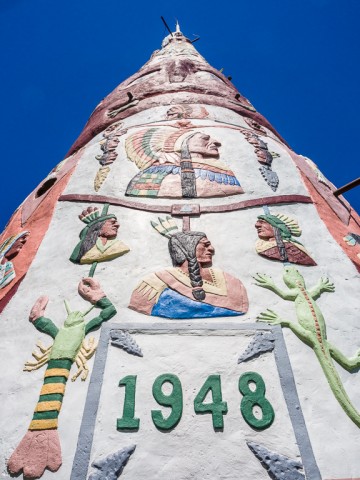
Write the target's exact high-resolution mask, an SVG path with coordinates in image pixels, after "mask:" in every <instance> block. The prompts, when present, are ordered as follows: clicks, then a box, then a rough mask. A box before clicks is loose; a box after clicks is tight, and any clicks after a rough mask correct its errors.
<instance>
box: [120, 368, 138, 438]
mask: <svg viewBox="0 0 360 480" xmlns="http://www.w3.org/2000/svg"><path fill="white" fill-rule="evenodd" d="M119 387H125V399H124V409H123V416H122V417H121V418H118V419H117V422H116V428H117V429H118V430H138V428H139V424H140V420H139V419H138V418H135V417H134V415H135V391H136V375H128V376H127V377H124V378H122V379H121V380H120V382H119Z"/></svg>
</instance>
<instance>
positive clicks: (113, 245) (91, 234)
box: [70, 204, 130, 276]
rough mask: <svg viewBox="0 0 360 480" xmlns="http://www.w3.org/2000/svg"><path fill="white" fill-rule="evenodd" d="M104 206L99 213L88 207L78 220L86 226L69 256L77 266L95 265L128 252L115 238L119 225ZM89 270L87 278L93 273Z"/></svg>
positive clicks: (126, 247)
mask: <svg viewBox="0 0 360 480" xmlns="http://www.w3.org/2000/svg"><path fill="white" fill-rule="evenodd" d="M108 207H109V206H108V205H107V204H105V205H104V207H103V211H102V212H101V213H100V210H99V209H98V207H88V208H87V209H86V210H83V211H82V213H81V215H79V218H80V220H81V221H82V222H84V223H85V224H86V227H85V228H83V230H82V231H81V232H80V242H79V243H78V244H77V246H76V247H75V249H74V251H73V252H72V254H71V256H70V261H71V262H73V263H77V264H90V265H92V264H96V263H99V262H106V261H109V260H113V259H115V258H117V257H121V256H122V255H125V253H128V252H129V251H130V249H129V247H128V246H127V245H125V244H124V243H123V242H122V241H121V240H119V239H118V238H117V234H118V230H119V227H120V223H119V222H118V220H117V218H116V217H115V215H113V214H108ZM95 268H96V265H94V270H93V271H92V270H90V273H91V274H89V276H93V274H94V272H95Z"/></svg>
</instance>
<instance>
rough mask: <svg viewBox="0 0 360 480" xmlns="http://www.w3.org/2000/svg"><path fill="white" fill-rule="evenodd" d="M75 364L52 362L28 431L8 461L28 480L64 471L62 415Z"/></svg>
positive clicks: (10, 467)
mask: <svg viewBox="0 0 360 480" xmlns="http://www.w3.org/2000/svg"><path fill="white" fill-rule="evenodd" d="M71 365H72V360H68V359H65V360H61V359H57V360H50V361H49V363H48V367H47V369H46V372H45V376H44V383H43V386H42V388H41V391H40V397H39V400H38V403H37V405H36V408H35V411H34V414H33V418H32V420H31V423H30V425H29V428H28V431H27V432H26V434H25V436H24V437H23V439H22V440H21V442H20V443H19V445H18V446H17V447H16V449H15V451H14V452H13V454H12V455H11V457H10V459H9V461H8V465H7V466H8V470H9V472H10V473H12V474H17V473H19V472H21V470H22V471H23V473H24V476H25V477H26V478H29V479H34V478H39V477H41V476H42V474H43V473H44V471H45V469H46V468H48V469H49V470H50V471H52V472H55V471H56V470H58V469H59V468H60V466H61V463H62V459H61V446H60V441H59V436H58V432H57V427H58V416H59V413H60V409H61V405H62V400H63V397H64V393H65V386H66V382H67V379H68V377H69V374H70V368H71Z"/></svg>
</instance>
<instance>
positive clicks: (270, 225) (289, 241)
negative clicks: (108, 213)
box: [255, 212, 316, 265]
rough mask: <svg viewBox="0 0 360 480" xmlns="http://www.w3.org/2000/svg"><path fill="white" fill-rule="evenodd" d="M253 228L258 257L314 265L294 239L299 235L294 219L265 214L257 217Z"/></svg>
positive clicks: (282, 215)
mask: <svg viewBox="0 0 360 480" xmlns="http://www.w3.org/2000/svg"><path fill="white" fill-rule="evenodd" d="M255 228H256V230H257V233H258V237H259V240H257V242H256V244H255V249H256V251H257V253H258V254H259V255H262V256H263V257H267V258H270V259H272V260H280V261H281V262H290V263H297V264H299V265H316V262H315V261H314V260H313V259H312V258H311V256H310V255H309V253H308V252H307V251H306V250H305V248H304V246H303V245H302V244H301V243H300V242H299V241H298V240H296V239H295V238H294V237H300V235H301V229H300V227H299V224H298V222H297V221H296V220H295V219H293V218H291V217H288V216H287V215H284V214H282V213H277V214H275V215H272V214H270V212H267V213H265V214H264V215H259V216H258V219H257V222H256V223H255Z"/></svg>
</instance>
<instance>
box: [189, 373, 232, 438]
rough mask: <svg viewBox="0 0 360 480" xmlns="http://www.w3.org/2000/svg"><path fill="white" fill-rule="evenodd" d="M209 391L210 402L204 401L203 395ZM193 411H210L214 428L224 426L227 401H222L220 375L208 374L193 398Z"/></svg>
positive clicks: (218, 428)
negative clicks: (210, 395)
mask: <svg viewBox="0 0 360 480" xmlns="http://www.w3.org/2000/svg"><path fill="white" fill-rule="evenodd" d="M210 391H211V394H212V402H210V403H204V400H205V397H206V396H207V394H208V393H209V392H210ZM194 410H195V413H211V415H212V422H213V427H214V429H215V430H220V429H223V428H224V418H223V416H224V415H226V414H227V411H228V407H227V402H223V399H222V393H221V382H220V375H209V376H208V378H207V379H206V381H205V383H204V385H203V386H202V387H201V389H200V391H199V393H198V394H197V395H196V397H195V400H194Z"/></svg>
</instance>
